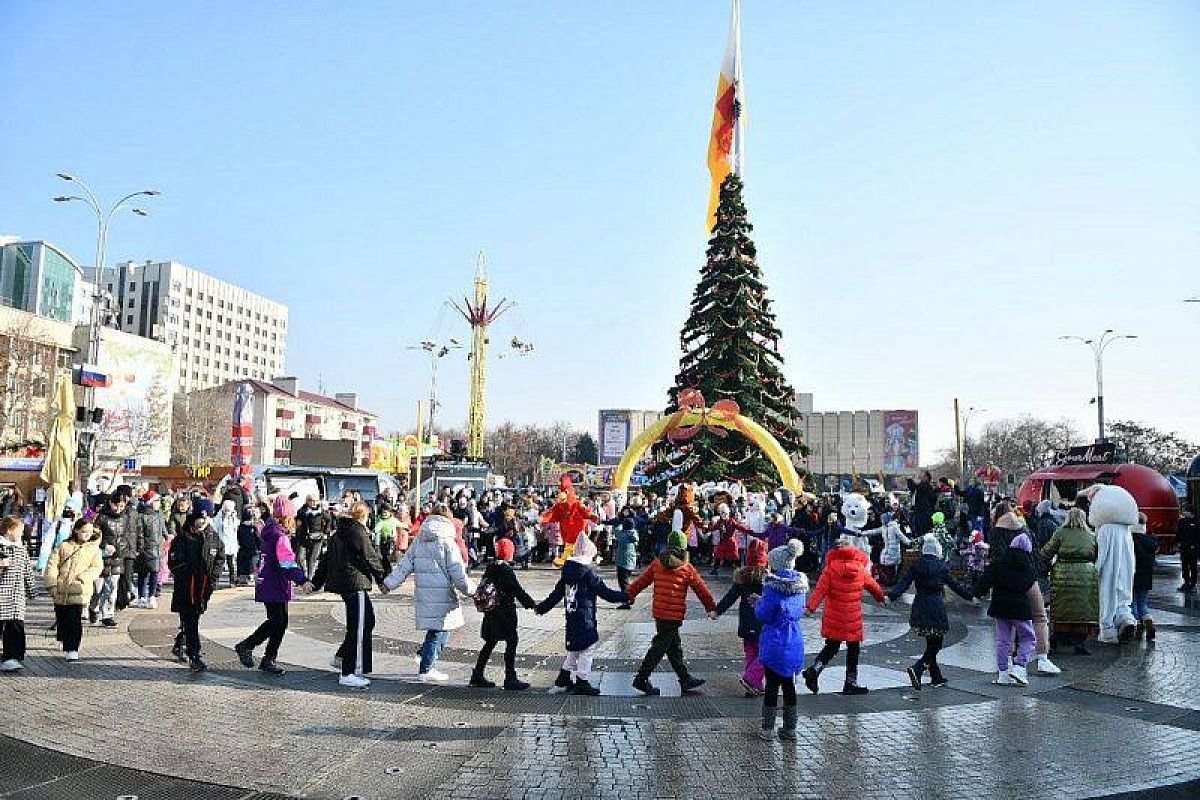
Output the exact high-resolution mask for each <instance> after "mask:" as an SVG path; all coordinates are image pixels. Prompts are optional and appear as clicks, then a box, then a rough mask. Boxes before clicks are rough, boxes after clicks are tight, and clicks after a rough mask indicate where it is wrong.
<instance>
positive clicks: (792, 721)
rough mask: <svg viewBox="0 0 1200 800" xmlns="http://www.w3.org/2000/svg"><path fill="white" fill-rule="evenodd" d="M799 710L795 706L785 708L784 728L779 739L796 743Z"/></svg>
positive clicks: (780, 731) (781, 729) (780, 730)
mask: <svg viewBox="0 0 1200 800" xmlns="http://www.w3.org/2000/svg"><path fill="white" fill-rule="evenodd" d="M797 715H798V709H797V708H796V707H795V706H784V707H783V727H782V728H780V729H779V739H780V741H784V742H794V741H796V717H797Z"/></svg>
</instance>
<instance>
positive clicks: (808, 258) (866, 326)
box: [0, 0, 1200, 457]
mask: <svg viewBox="0 0 1200 800" xmlns="http://www.w3.org/2000/svg"><path fill="white" fill-rule="evenodd" d="M331 8H335V6H330V5H329V4H327V3H315V2H314V3H308V2H295V3H254V4H245V3H205V4H198V3H184V2H180V3H169V4H160V3H150V2H140V3H131V2H115V3H70V2H60V3H42V2H17V0H0V29H3V30H5V32H6V35H5V36H4V45H3V47H2V48H0V101H2V102H3V106H4V108H5V109H6V114H5V123H4V124H3V125H2V126H0V180H2V183H3V186H4V191H3V192H0V234H2V233H10V234H18V235H21V236H24V237H28V238H46V239H50V240H51V241H54V242H56V243H58V244H60V245H62V246H64V247H65V248H66V249H68V251H69V252H72V253H73V254H75V255H76V256H77V257H78V258H80V259H81V260H83V261H90V259H91V255H92V252H93V247H94V233H93V231H94V227H93V226H92V224H91V222H90V220H89V219H88V218H87V216H86V215H85V213H84V210H83V209H82V208H71V207H62V206H58V205H55V204H53V203H51V202H49V199H48V198H49V197H50V196H51V195H53V194H57V193H59V192H60V191H61V188H62V187H61V185H60V182H59V181H57V180H56V179H55V178H54V177H53V175H54V173H55V172H57V171H60V170H70V171H74V172H76V173H78V174H79V175H81V176H84V177H85V178H86V179H87V180H89V181H90V182H91V184H92V185H93V187H94V188H95V189H96V190H97V191H98V192H101V193H102V194H103V195H105V196H107V197H116V196H119V194H118V193H123V192H125V191H131V190H133V189H137V188H141V187H143V186H153V187H155V188H158V189H161V190H162V191H163V192H164V193H165V194H164V197H162V198H161V199H160V201H158V202H156V203H155V204H154V207H153V216H152V217H150V218H148V219H138V218H134V217H129V218H124V219H121V220H120V222H119V223H118V224H116V225H114V228H113V234H112V237H111V242H110V247H109V256H110V261H112V260H117V259H125V258H134V259H147V258H149V259H155V260H158V259H167V258H171V259H175V260H178V261H181V262H183V263H186V264H188V265H190V266H194V267H197V268H200V269H203V270H206V271H208V272H211V273H213V274H215V275H217V276H219V277H222V278H225V279H227V280H230V281H234V282H236V283H239V284H241V285H244V286H246V287H248V288H250V289H253V290H255V291H259V292H262V293H264V294H267V295H268V296H271V297H274V298H276V299H279V300H282V301H284V302H286V303H288V304H289V305H290V307H291V316H292V332H291V339H290V341H289V348H290V354H289V358H288V370H289V372H292V373H293V374H296V375H298V376H299V377H300V378H301V380H302V382H303V383H304V384H306V385H308V386H311V387H315V386H316V384H317V382H318V379H319V380H320V381H321V382H322V383H323V384H324V386H325V388H326V390H327V391H330V392H332V391H337V390H353V389H357V390H359V392H360V393H361V395H362V398H363V402H364V404H365V405H366V406H367V407H369V408H371V409H372V410H377V411H379V412H381V413H382V414H383V415H384V417H385V422H386V423H387V424H388V425H389V426H395V427H400V426H404V425H406V424H408V422H409V420H411V419H412V417H413V416H414V409H415V403H416V400H417V399H418V397H419V396H423V395H424V394H425V393H426V392H427V387H428V362H427V361H426V360H424V359H422V358H420V357H419V356H418V354H416V353H412V352H410V351H408V350H406V349H405V347H406V346H407V345H409V344H411V343H415V342H417V341H419V340H420V339H422V338H425V337H427V336H429V335H430V334H431V333H434V332H437V331H439V330H440V331H441V333H443V334H444V335H454V334H456V333H457V334H459V335H460V338H464V339H465V331H464V330H463V328H462V326H461V325H459V324H456V322H455V319H454V316H453V313H452V312H449V311H447V310H445V309H444V306H443V300H444V299H445V298H447V297H448V296H451V295H455V296H457V295H461V294H462V293H464V292H466V291H468V290H469V289H470V282H471V277H472V270H473V264H474V257H475V253H476V251H477V250H479V249H480V248H484V249H486V251H487V253H488V255H489V259H490V264H491V275H492V280H493V287H494V290H495V292H496V293H497V295H504V296H507V297H511V298H513V299H516V300H517V301H518V303H519V305H518V309H517V311H516V312H514V313H513V314H512V315H510V316H509V317H507V318H505V319H504V320H503V322H502V323H501V324H500V325H499V326H498V328H497V329H496V332H495V335H494V337H493V339H494V340H495V341H498V342H501V341H507V339H508V338H510V337H511V336H512V335H514V334H515V335H518V336H521V337H522V338H526V339H529V340H532V341H533V342H535V344H536V347H537V352H536V355H535V356H533V357H530V358H524V359H515V358H509V359H505V360H503V361H494V362H493V368H492V370H491V373H490V381H489V389H490V418H491V420H494V421H498V420H501V419H513V420H515V421H521V422H528V421H550V420H553V419H567V420H571V421H573V422H576V423H577V424H580V425H586V426H587V427H589V428H592V427H594V426H595V412H596V410H597V409H598V408H601V407H646V408H658V407H660V406H661V405H662V404H663V403H664V401H665V390H666V388H667V385H668V384H669V383H670V381H671V380H672V378H673V376H674V373H675V368H676V364H677V360H678V356H679V351H678V330H679V327H680V325H681V324H682V322H683V320H684V318H685V315H686V310H687V304H688V302H689V300H690V296H691V291H692V287H693V285H694V282H695V280H696V277H697V272H698V269H699V267H700V265H701V263H702V260H703V253H704V247H705V239H706V237H705V232H704V230H703V219H704V212H705V205H706V201H707V190H708V175H707V172H706V169H705V161H704V158H705V148H706V145H707V137H708V130H709V124H710V120H711V114H712V103H713V93H714V88H715V84H716V77H717V70H718V68H719V65H720V59H721V55H722V52H723V50H724V46H725V39H726V34H727V25H728V15H729V3H728V2H727V0H703V1H702V0H679V1H678V2H665V1H664V2H604V3H595V2H567V1H566V0H558V1H557V2H534V1H533V0H523V1H522V2H519V3H517V2H510V3H495V2H492V3H485V2H465V1H464V2H447V3H392V4H382V3H346V4H339V5H338V6H336V8H337V13H336V14H331V13H330V11H329V10H330V9H331ZM743 49H744V74H745V81H746V86H747V90H748V91H747V94H748V104H747V110H748V119H749V127H748V134H747V141H748V144H747V155H746V170H745V178H746V181H747V202H748V205H749V209H750V214H751V219H752V221H753V223H754V225H755V235H756V240H757V242H758V245H759V254H760V261H761V264H762V266H763V269H764V271H765V273H766V276H767V279H768V281H769V283H770V287H771V288H770V291H771V297H772V298H773V300H774V304H775V309H776V311H777V312H778V315H779V323H780V327H781V328H782V330H783V331H784V341H783V349H784V351H785V355H786V358H787V372H788V376H789V378H790V379H791V381H792V383H793V384H794V385H795V386H796V387H797V388H798V389H800V390H802V391H812V392H814V393H815V395H816V406H817V408H818V410H838V409H848V408H854V409H857V408H917V409H918V410H919V411H920V413H921V425H922V448H923V451H924V453H925V455H926V456H927V457H928V456H930V455H931V454H932V450H934V449H936V448H938V447H942V446H945V445H947V444H949V443H950V442H951V441H952V437H953V434H952V431H953V428H952V417H951V412H950V408H951V399H952V398H953V397H954V396H955V395H958V396H959V397H960V398H961V399H962V402H963V404H964V406H978V407H982V408H985V409H987V413H985V414H984V415H983V416H982V417H976V418H975V420H973V422H972V425H973V426H974V425H977V424H979V422H978V421H979V420H986V419H988V418H993V417H1000V416H1010V415H1015V414H1018V413H1022V412H1032V413H1038V414H1041V415H1045V416H1050V417H1062V416H1066V417H1070V418H1072V419H1075V420H1077V422H1078V424H1079V426H1080V427H1081V429H1084V430H1091V425H1092V422H1091V420H1092V416H1091V413H1092V412H1091V408H1090V406H1089V405H1088V400H1089V398H1090V397H1091V396H1092V394H1093V393H1094V392H1093V384H1092V363H1091V358H1090V356H1089V354H1088V353H1087V352H1086V351H1085V350H1084V349H1083V347H1082V346H1081V345H1078V344H1074V345H1071V344H1068V343H1062V342H1059V341H1057V340H1056V337H1057V336H1058V335H1060V334H1084V335H1090V334H1092V333H1096V332H1098V331H1100V330H1102V329H1103V328H1106V327H1113V328H1117V329H1118V330H1121V331H1123V332H1130V333H1136V334H1138V335H1139V336H1140V337H1141V338H1140V339H1139V340H1138V341H1137V342H1133V343H1120V344H1118V345H1117V346H1115V347H1114V348H1113V349H1112V350H1111V351H1110V353H1109V356H1108V358H1107V360H1106V402H1107V405H1108V408H1109V415H1110V417H1112V418H1128V417H1133V418H1136V419H1140V420H1144V421H1146V422H1150V423H1153V424H1157V425H1161V426H1163V427H1167V428H1172V429H1178V430H1181V431H1183V432H1185V433H1186V434H1188V435H1190V436H1191V437H1192V438H1194V439H1200V403H1198V402H1197V401H1198V400H1200V380H1198V378H1197V374H1196V368H1195V363H1194V361H1195V360H1194V358H1193V357H1192V353H1194V350H1195V347H1196V344H1197V339H1198V337H1200V306H1197V305H1185V304H1183V303H1182V302H1181V301H1182V300H1183V299H1184V298H1185V297H1188V296H1193V295H1197V294H1200V270H1198V269H1197V254H1198V253H1200V228H1198V225H1200V84H1198V83H1197V81H1196V80H1195V76H1196V75H1197V74H1200V6H1198V5H1196V4H1194V3H1189V2H1175V3H1170V2H1162V3H1136V4H1124V3H1122V4H1117V3H1094V2H1077V3H1067V2H1059V3H1037V4H1034V3H1004V4H994V3H961V2H946V3H926V2H921V3H917V2H912V3H907V2H895V3H871V4H845V3H807V2H795V0H778V1H777V2H772V1H768V0H744V7H743ZM466 373H467V364H466V361H465V359H460V360H458V361H453V362H449V361H447V362H444V368H443V370H442V376H441V377H442V380H441V385H442V398H443V400H444V402H445V407H444V410H443V416H442V419H444V420H446V421H448V422H456V421H457V422H461V421H464V420H465V417H466V398H467V390H466Z"/></svg>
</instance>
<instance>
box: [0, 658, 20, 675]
mask: <svg viewBox="0 0 1200 800" xmlns="http://www.w3.org/2000/svg"><path fill="white" fill-rule="evenodd" d="M22 669H25V665H24V664H22V663H21V662H20V661H17V660H16V659H15V658H10V659H9V660H8V661H5V662H3V663H0V672H16V671H18V670H22Z"/></svg>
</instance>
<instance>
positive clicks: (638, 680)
mask: <svg viewBox="0 0 1200 800" xmlns="http://www.w3.org/2000/svg"><path fill="white" fill-rule="evenodd" d="M651 584H653V585H654V605H653V614H654V628H655V631H656V633H655V634H654V639H653V640H652V641H651V642H650V649H649V650H648V651H647V652H646V657H645V658H644V659H642V666H641V667H640V668H639V669H638V671H637V676H636V677H635V678H634V679H633V688H635V689H637V690H638V691H639V692H641V693H642V694H645V695H656V694H659V690H658V688H657V687H655V686H654V685H653V684H652V683H650V673H652V672H654V668H655V667H657V666H658V663H659V662H660V661H662V657H663V656H664V655H666V657H667V660H668V661H670V662H671V668H672V669H673V670H675V674H676V675H677V676H678V677H679V688H680V689H682V690H683V691H684V692H691V691H694V690H696V689H698V688H700V687H701V686H703V685H704V679H703V678H695V677H692V675H691V674H690V673H689V672H688V668H687V664H686V663H685V662H684V660H683V643H682V642H681V641H680V639H679V629H680V628H681V627H682V626H683V618H684V617H685V616H686V615H687V591H688V589H689V588H690V589H691V590H692V591H693V592H695V593H696V596H697V597H698V598H700V602H701V603H703V604H704V608H705V610H707V611H715V610H716V608H717V603H716V601H715V600H713V596H712V592H710V591H709V590H708V586H707V585H706V584H705V583H704V579H703V578H701V577H700V573H699V572H698V571H697V570H696V568H695V567H693V566H692V565H691V564H690V563H688V557H687V537H685V536H684V535H683V532H682V531H678V530H676V531H671V535H670V536H669V537H667V552H666V553H664V554H663V555H661V556H659V557H658V558H656V559H654V561H652V562H651V563H650V566H649V567H648V568H647V569H646V571H645V572H643V573H642V574H641V575H639V576H638V577H637V578H636V579H634V581H633V583H631V584H630V585H629V590H628V592H629V601H630V602H633V599H634V598H635V597H637V596H638V594H639V593H641V591H642V590H643V589H645V588H647V587H648V586H650V585H651Z"/></svg>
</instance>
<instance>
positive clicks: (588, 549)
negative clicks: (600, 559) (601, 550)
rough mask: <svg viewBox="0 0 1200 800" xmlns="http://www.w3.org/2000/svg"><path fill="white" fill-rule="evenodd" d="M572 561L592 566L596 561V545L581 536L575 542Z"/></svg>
mask: <svg viewBox="0 0 1200 800" xmlns="http://www.w3.org/2000/svg"><path fill="white" fill-rule="evenodd" d="M571 560H572V561H580V562H582V563H584V564H591V563H592V562H593V561H595V560H596V545H595V543H594V542H592V540H591V539H589V538H588V537H586V536H583V535H580V537H579V538H578V539H576V540H575V551H574V552H573V553H572V554H571Z"/></svg>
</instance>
